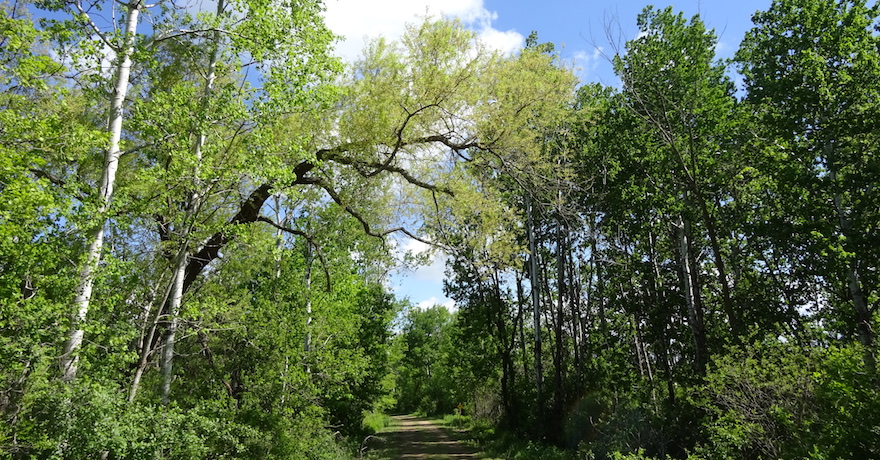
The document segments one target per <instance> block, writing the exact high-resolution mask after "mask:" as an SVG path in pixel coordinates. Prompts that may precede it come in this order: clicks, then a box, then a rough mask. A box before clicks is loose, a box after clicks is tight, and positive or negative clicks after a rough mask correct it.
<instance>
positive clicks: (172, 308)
mask: <svg viewBox="0 0 880 460" xmlns="http://www.w3.org/2000/svg"><path fill="white" fill-rule="evenodd" d="M224 9H225V3H224V1H223V0H219V1H218V2H217V13H216V14H217V16H218V17H219V16H221V15H222V14H223V12H224ZM219 48H220V32H219V31H214V37H213V45H212V48H211V54H210V57H209V58H208V72H207V75H206V77H205V92H204V94H203V96H202V98H203V99H202V107H203V109H204V110H207V106H208V104H209V98H210V97H211V93H212V92H213V91H214V81H215V80H216V79H217V73H216V69H217V54H218V53H219ZM206 140H207V135H206V134H205V131H204V129H203V128H202V127H201V126H198V127H197V137H196V144H195V146H194V148H193V156H194V157H195V170H194V171H193V188H192V191H191V193H190V196H189V199H188V203H187V207H186V212H185V213H184V219H183V223H182V225H181V230H182V231H181V234H180V235H178V237H179V238H180V240H181V242H180V249H179V251H178V254H177V257H176V258H175V263H174V267H173V270H174V277H173V282H174V285H173V288H172V290H171V299H170V303H169V305H168V309H167V313H168V323H167V324H168V326H167V329H166V332H165V344H164V346H163V349H162V363H161V366H160V367H161V369H162V403H163V404H168V400H169V398H170V395H171V381H172V380H173V378H174V373H173V367H174V346H175V344H176V341H177V326H178V322H179V319H178V316H179V314H180V307H181V305H182V303H183V294H184V291H185V288H184V280H185V279H186V269H187V266H188V265H189V239H190V237H191V234H192V231H193V229H194V227H195V220H196V216H197V215H198V213H199V211H200V209H201V207H202V195H201V192H202V191H201V188H202V185H201V180H199V174H200V173H201V165H202V151H203V149H204V147H205V141H206Z"/></svg>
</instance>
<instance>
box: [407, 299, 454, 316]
mask: <svg viewBox="0 0 880 460" xmlns="http://www.w3.org/2000/svg"><path fill="white" fill-rule="evenodd" d="M434 305H442V306H444V307H446V309H447V310H449V311H453V312H454V311H455V310H456V308H455V301H454V300H451V299H446V300H445V301H442V300H440V299H438V298H436V297H431V298H430V299H427V300H423V301H421V302H419V303H418V304H417V305H416V308H418V309H419V310H427V309H429V308H431V307H433V306H434Z"/></svg>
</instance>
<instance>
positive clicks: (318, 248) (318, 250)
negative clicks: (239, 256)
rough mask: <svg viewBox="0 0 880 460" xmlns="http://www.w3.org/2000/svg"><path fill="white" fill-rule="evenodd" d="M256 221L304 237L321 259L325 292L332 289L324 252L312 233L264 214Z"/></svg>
mask: <svg viewBox="0 0 880 460" xmlns="http://www.w3.org/2000/svg"><path fill="white" fill-rule="evenodd" d="M257 221H259V222H265V223H267V224H269V225H271V226H273V227H275V228H277V229H278V230H281V231H282V232H287V233H290V234H292V235H297V236H301V237H303V238H305V239H306V242H308V243H309V245H311V246H312V247H313V248H315V252H316V253H317V254H318V259H320V260H321V268H323V269H324V276H325V277H326V279H327V288H326V290H327V292H330V291H331V290H332V286H331V285H330V269H329V268H328V267H327V259H325V258H324V253H323V252H322V251H321V246H320V245H319V244H318V243H316V242H315V240H314V238H313V237H312V235H309V234H308V233H306V232H304V231H302V230H297V229H295V228H291V227H287V226H284V225H281V224H279V223H277V222H275V221H273V220H272V219H269V218H268V217H265V216H259V217H257Z"/></svg>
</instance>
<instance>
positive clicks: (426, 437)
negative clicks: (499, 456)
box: [381, 415, 483, 460]
mask: <svg viewBox="0 0 880 460" xmlns="http://www.w3.org/2000/svg"><path fill="white" fill-rule="evenodd" d="M392 418H393V419H394V421H395V425H394V426H392V427H390V429H389V431H386V432H383V433H382V434H381V437H382V438H383V439H384V440H385V442H384V443H383V444H384V447H386V448H387V450H388V451H390V452H393V453H394V455H396V456H393V457H391V458H394V459H402V460H403V459H405V460H417V459H418V460H422V459H432V460H440V459H453V460H464V459H479V458H483V457H482V456H480V455H479V454H478V453H477V450H476V449H474V448H472V447H469V446H466V445H464V444H462V443H460V442H458V441H456V440H455V439H453V438H452V437H450V436H449V434H448V433H447V431H446V430H445V429H444V428H441V427H440V426H438V425H435V424H433V423H431V421H429V420H427V419H423V418H419V417H414V416H411V415H396V416H393V417H392Z"/></svg>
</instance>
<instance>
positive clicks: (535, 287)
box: [526, 196, 544, 408]
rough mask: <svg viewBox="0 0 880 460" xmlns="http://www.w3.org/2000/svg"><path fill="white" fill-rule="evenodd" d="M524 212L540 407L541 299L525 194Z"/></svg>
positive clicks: (532, 225)
mask: <svg viewBox="0 0 880 460" xmlns="http://www.w3.org/2000/svg"><path fill="white" fill-rule="evenodd" d="M526 203H527V205H526V213H528V223H527V225H528V227H529V228H528V233H529V252H530V253H531V254H530V257H529V281H530V282H531V285H532V286H531V289H532V292H531V294H532V310H533V313H534V328H535V392H536V394H537V401H538V407H539V408H540V407H541V401H542V400H543V395H542V394H541V393H542V392H541V387H542V383H543V380H544V371H543V369H542V366H541V299H540V295H541V293H540V289H539V286H540V283H539V282H538V249H537V246H538V245H537V244H536V243H535V223H534V218H533V217H532V213H533V211H534V209H533V206H532V199H531V198H530V197H528V196H526Z"/></svg>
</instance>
